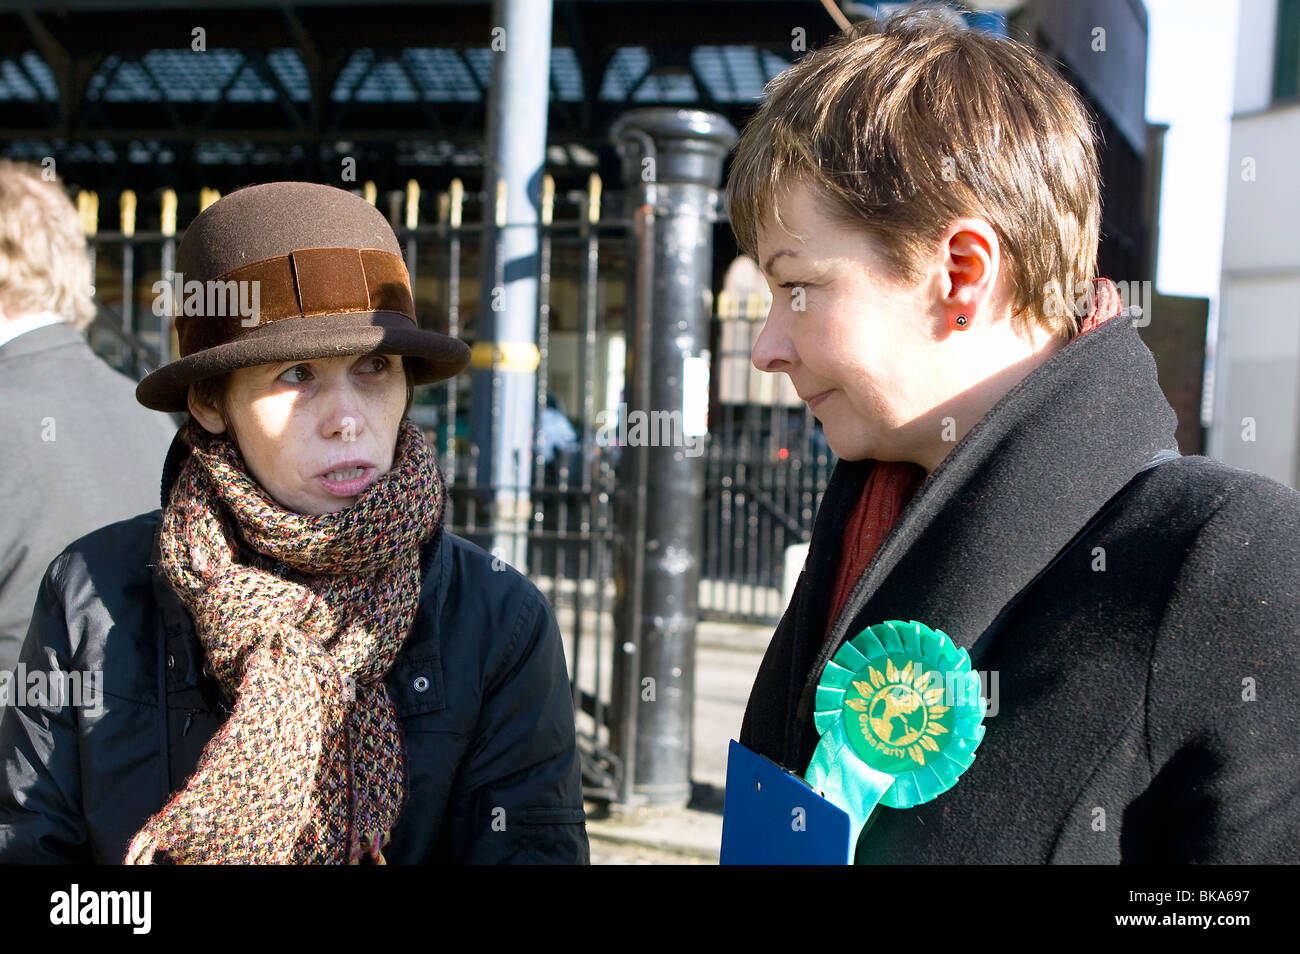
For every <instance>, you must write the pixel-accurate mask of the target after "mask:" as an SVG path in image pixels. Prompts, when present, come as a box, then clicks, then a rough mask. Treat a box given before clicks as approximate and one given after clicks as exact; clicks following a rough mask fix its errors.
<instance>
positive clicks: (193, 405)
mask: <svg viewBox="0 0 1300 954" xmlns="http://www.w3.org/2000/svg"><path fill="white" fill-rule="evenodd" d="M185 400H186V403H187V404H188V405H189V407H190V413H191V414H193V415H194V419H195V420H197V421H198V422H199V423H200V424H202V425H203V429H204V430H205V431H207V432H208V433H209V434H220V433H222V432H223V431H225V429H226V422H225V420H224V419H223V418H222V416H221V412H220V411H219V410H217V406H216V405H215V404H211V403H207V402H203V401H201V400H200V399H199V397H198V396H197V395H196V394H195V388H194V385H192V384H191V385H190V388H189V392H188V394H187V395H186V398H185Z"/></svg>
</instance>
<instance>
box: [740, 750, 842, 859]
mask: <svg viewBox="0 0 1300 954" xmlns="http://www.w3.org/2000/svg"><path fill="white" fill-rule="evenodd" d="M850 830H851V826H850V822H849V816H848V813H847V812H845V811H844V810H843V809H841V808H839V807H837V806H835V805H832V804H831V803H830V802H828V801H827V800H826V799H824V798H822V796H820V795H818V794H817V792H815V791H814V790H813V789H812V788H811V787H809V785H808V783H807V782H805V781H804V780H803V779H801V778H799V777H798V776H796V775H791V774H790V773H789V772H787V771H786V770H785V769H783V768H781V766H779V765H777V764H776V763H775V762H773V761H771V760H770V759H767V758H765V757H763V756H761V755H758V754H757V753H755V752H751V751H750V750H749V749H747V748H745V746H743V745H741V744H740V743H739V742H737V741H736V740H735V739H732V740H731V745H730V746H729V747H728V749H727V794H726V801H725V803H724V804H723V810H722V851H721V856H720V858H719V862H720V863H721V864H724V865H848V864H852V863H853V854H854V847H855V846H854V845H853V844H852V843H851V841H850Z"/></svg>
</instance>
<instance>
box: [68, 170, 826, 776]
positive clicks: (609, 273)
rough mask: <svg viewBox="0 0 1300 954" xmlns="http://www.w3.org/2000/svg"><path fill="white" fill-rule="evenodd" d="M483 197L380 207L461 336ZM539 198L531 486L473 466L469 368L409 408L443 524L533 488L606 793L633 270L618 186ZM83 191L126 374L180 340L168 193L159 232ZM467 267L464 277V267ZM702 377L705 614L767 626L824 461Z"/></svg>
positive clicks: (475, 535)
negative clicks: (473, 211)
mask: <svg viewBox="0 0 1300 954" xmlns="http://www.w3.org/2000/svg"><path fill="white" fill-rule="evenodd" d="M547 179H548V180H549V177H547ZM363 194H364V195H365V197H366V198H367V199H369V200H370V201H372V202H374V201H376V200H377V198H378V196H377V194H376V190H375V189H374V187H373V186H371V185H370V184H367V185H366V187H365V189H364V192H363ZM216 198H217V196H216V194H215V193H205V194H204V195H203V196H202V199H201V201H200V203H199V205H200V207H206V205H207V204H210V203H211V202H212V201H215V199H216ZM480 198H481V197H479V196H477V195H472V194H469V193H466V191H465V190H464V188H463V186H462V184H461V183H460V181H459V180H453V181H452V182H451V183H449V184H448V186H447V188H446V189H445V190H443V191H441V192H438V193H437V194H436V200H435V201H436V208H437V212H436V218H435V220H434V221H422V220H421V218H420V208H421V192H420V189H419V187H418V186H417V185H416V184H415V183H414V182H412V183H409V184H408V186H407V188H406V190H404V191H402V192H394V193H390V195H389V200H390V201H389V210H388V212H389V218H390V221H391V222H393V224H394V231H395V232H396V234H397V237H398V240H399V242H400V243H401V245H402V248H403V251H404V253H405V259H406V263H407V267H408V270H409V271H410V274H411V282H412V287H413V289H414V291H415V298H416V303H417V312H418V318H419V321H420V323H421V324H422V325H423V326H426V327H434V328H436V329H437V330H440V331H443V332H445V333H448V334H451V335H453V336H455V337H460V338H463V339H466V340H470V341H472V340H474V338H475V334H476V324H477V322H476V314H477V311H478V307H479V300H480V295H479V293H478V278H477V277H476V276H477V275H478V267H477V263H478V259H479V257H480V256H481V254H482V249H481V235H482V230H481V227H480V226H479V224H478V223H477V222H476V221H470V220H469V219H470V216H467V215H466V214H465V213H466V205H467V203H476V202H478V201H479V200H480ZM543 198H544V206H543V214H542V216H541V222H540V224H539V225H537V226H529V227H536V228H538V230H539V252H540V255H539V268H540V275H539V278H540V283H539V308H538V314H537V327H536V339H535V340H536V342H537V347H538V352H539V364H538V368H537V378H536V380H537V390H536V415H535V421H536V426H535V429H534V444H533V451H534V459H533V467H532V471H531V481H530V483H529V485H528V486H521V487H513V488H502V487H497V486H490V485H488V484H486V483H483V482H480V481H479V479H478V474H479V473H480V471H479V467H478V463H479V456H480V453H482V450H481V449H480V448H479V447H477V446H476V445H475V444H474V443H473V441H472V440H471V438H470V433H469V427H468V417H469V413H468V408H469V403H468V401H467V400H466V399H465V392H466V389H467V386H468V380H469V373H468V372H466V373H465V374H463V375H462V376H461V377H460V378H459V379H457V380H454V381H450V382H447V383H444V384H439V385H434V386H431V387H428V388H422V389H419V391H418V392H417V398H416V402H415V404H414V405H413V406H412V410H411V415H412V418H413V419H414V420H415V421H416V422H417V423H418V424H420V425H421V426H422V427H423V428H424V429H425V431H426V433H427V434H428V435H429V437H430V439H431V440H432V441H433V443H434V446H435V447H436V449H437V452H438V455H439V459H440V463H441V466H442V468H443V471H444V473H445V474H446V476H447V478H448V482H449V494H448V511H447V526H448V528H449V529H450V530H452V531H453V532H455V533H458V534H461V535H463V536H466V537H467V538H469V539H471V540H473V541H475V542H479V543H481V544H482V545H484V546H485V547H489V546H490V545H491V541H492V540H493V539H497V540H500V536H501V532H502V530H501V525H500V523H499V522H498V523H496V524H493V523H492V521H491V520H490V512H491V511H490V508H491V502H492V501H493V500H494V499H495V498H496V497H497V495H498V493H499V492H500V491H502V490H507V491H511V492H513V493H514V494H515V495H516V496H517V499H519V500H520V501H527V502H528V505H529V507H530V510H531V519H530V520H529V521H527V523H526V524H522V525H521V526H520V527H519V528H518V529H516V530H515V531H513V532H514V533H515V534H516V535H517V536H518V537H520V538H522V539H524V540H526V541H527V549H526V553H527V562H526V566H525V567H520V568H521V569H523V570H526V572H527V574H528V576H529V577H530V579H532V580H533V582H534V583H535V584H536V585H537V586H538V587H539V589H540V590H541V591H542V593H543V595H544V596H545V597H546V598H547V599H548V600H549V601H550V603H551V605H552V606H553V607H554V609H555V611H556V614H557V619H558V620H559V623H560V629H561V633H562V635H563V637H564V641H565V650H566V657H567V659H568V661H569V664H570V678H571V682H572V686H573V699H574V709H575V713H576V714H577V716H578V727H579V737H580V744H581V747H582V751H583V782H584V789H585V792H586V794H587V795H588V797H593V798H597V799H602V800H617V797H618V793H619V791H620V785H621V781H622V779H623V778H624V777H625V772H624V766H623V761H622V758H621V757H620V755H619V753H618V752H617V751H615V748H614V746H612V745H611V728H612V727H613V726H614V725H615V722H616V720H617V719H618V718H620V716H619V714H618V713H616V712H615V711H613V710H612V709H611V706H610V699H611V681H612V678H613V666H614V665H615V650H616V647H615V645H614V628H613V622H612V615H611V613H612V608H613V603H614V599H615V595H616V593H615V580H614V552H615V548H616V545H617V542H618V540H619V536H618V534H619V528H618V527H617V526H616V525H615V519H614V516H613V515H614V513H615V509H614V504H615V498H616V496H617V494H618V492H619V484H618V480H617V473H618V464H619V459H620V457H621V448H620V447H618V445H617V440H607V439H604V438H602V439H598V436H600V432H601V431H602V427H603V426H604V425H605V424H607V422H608V421H609V420H610V417H609V414H610V409H611V406H612V405H614V404H617V403H618V398H619V397H620V394H621V388H620V386H619V385H620V382H621V377H622V366H621V359H620V356H621V353H622V341H621V338H622V336H623V329H624V323H623V320H622V313H621V309H622V308H623V306H624V303H625V301H626V298H627V296H626V291H625V289H626V284H627V282H628V281H630V276H631V265H630V262H631V259H632V257H633V255H634V249H633V247H632V244H633V233H632V228H631V221H630V219H628V218H626V217H624V215H623V214H622V210H621V194H619V193H615V194H613V195H612V196H611V197H610V198H611V200H612V201H610V202H608V203H606V204H605V208H604V209H603V210H602V202H601V183H600V180H599V178H598V177H596V176H592V177H591V180H590V182H589V184H588V188H587V189H585V190H573V191H569V192H566V193H564V194H562V195H556V193H555V191H554V187H553V185H552V184H551V183H549V181H548V182H547V185H546V187H545V188H544V190H543ZM430 204H432V203H430ZM79 206H80V207H81V210H82V214H83V220H84V221H83V224H84V225H85V230H86V233H87V235H88V237H89V239H90V249H91V255H92V261H93V263H94V266H95V268H94V273H95V276H96V279H97V300H98V301H99V302H100V304H99V312H98V315H97V317H96V319H95V322H94V323H93V324H92V326H91V328H90V329H89V337H90V338H91V342H92V345H94V346H95V347H96V350H98V351H99V352H100V353H101V354H102V355H103V356H104V357H105V358H106V360H108V361H109V363H111V364H113V365H115V366H116V367H118V368H119V370H122V371H123V372H124V373H127V374H129V375H132V376H134V377H137V378H138V377H140V376H142V375H143V374H145V373H147V372H148V371H150V370H152V368H154V367H157V366H158V365H159V364H161V363H164V362H165V361H166V360H169V359H170V356H172V355H174V354H175V348H176V344H175V338H174V332H173V329H172V327H171V321H170V318H169V316H167V315H161V314H159V313H158V312H159V308H158V307H157V306H158V300H159V299H158V296H157V295H156V294H155V291H154V288H155V285H154V283H155V282H162V281H164V279H165V278H166V277H168V276H169V273H170V269H171V267H172V265H173V263H174V261H175V249H176V239H177V235H176V232H177V230H176V222H175V209H176V201H175V197H174V196H171V197H168V196H166V195H164V200H163V203H162V208H163V213H164V214H163V216H162V220H161V222H160V227H159V228H158V229H157V230H156V231H137V230H136V228H135V221H134V219H135V199H134V196H129V197H125V198H123V199H122V201H121V203H120V209H121V214H122V228H121V229H120V230H119V231H115V232H106V231H100V230H99V229H98V228H97V222H96V221H93V219H96V218H97V200H96V199H94V198H93V197H89V196H86V195H84V194H83V197H82V199H81V200H80V202H79ZM467 275H468V276H475V277H473V278H470V279H469V280H468V281H467V280H466V278H465V276H467ZM467 291H468V295H467ZM557 292H558V293H559V294H557ZM557 305H562V307H557ZM755 317H758V316H757V315H751V316H749V318H747V319H746V318H742V323H743V326H744V329H745V333H743V334H740V335H738V336H737V335H734V334H733V335H731V336H730V338H728V337H726V336H723V339H724V340H725V341H728V342H730V344H724V346H723V347H721V348H717V349H715V352H714V354H715V357H714V359H713V363H714V365H715V367H716V366H718V365H719V363H720V362H721V361H725V360H734V361H739V362H743V363H744V364H746V365H747V364H748V349H749V341H748V340H747V339H746V335H752V333H753V332H754V330H755V329H756V328H757V327H758V324H757V322H756V321H754V320H753V319H754V318H755ZM734 320H735V319H734V318H731V317H729V318H725V319H724V318H715V327H716V328H718V329H719V330H721V329H722V327H723V324H724V323H725V322H730V321H734ZM732 330H733V331H734V330H735V329H732ZM732 339H734V340H732ZM714 391H715V399H714V400H715V403H714V404H713V407H712V411H711V414H710V421H709V429H710V435H709V437H708V439H707V449H706V465H707V467H706V469H707V474H708V476H707V485H706V486H707V489H706V498H705V499H706V504H705V509H704V513H703V514H702V516H701V519H702V520H703V523H704V532H703V538H704V541H705V543H704V552H703V554H702V560H701V566H702V580H701V585H700V597H701V599H700V615H701V616H702V617H704V618H709V619H716V620H728V621H734V622H748V623H759V624H763V625H771V624H773V623H774V622H775V621H776V620H777V619H778V618H779V616H780V613H781V610H782V609H783V607H782V606H781V594H780V587H781V578H782V567H783V558H784V551H785V548H786V547H787V546H789V545H791V544H793V543H798V542H803V541H806V540H807V539H808V537H809V535H810V533H811V527H812V519H813V515H814V513H815V512H816V508H817V505H818V504H819V503H820V500H821V494H822V492H823V490H824V488H825V483H826V478H827V476H828V475H829V471H830V467H831V464H832V460H831V457H830V455H829V451H828V450H827V449H826V447H825V443H824V441H823V440H821V436H820V432H819V430H818V429H817V427H816V422H815V421H814V419H813V418H812V416H811V414H810V413H808V412H807V410H806V408H803V406H802V405H799V406H798V407H797V408H792V407H789V406H787V405H785V404H783V403H781V402H779V401H773V400H770V399H767V398H763V399H760V400H757V401H755V400H752V399H751V398H749V397H745V398H744V399H743V400H734V399H730V398H731V397H732V396H729V395H726V394H721V395H720V396H721V397H723V398H729V399H728V400H718V389H717V387H716V386H715V388H714ZM557 392H558V393H557ZM557 396H558V397H559V398H560V400H556V397H557ZM566 403H567V404H570V405H571V406H572V407H573V408H574V413H573V414H572V415H566V414H563V413H562V412H563V407H562V405H563V404H566ZM557 414H558V415H559V416H557ZM561 419H563V420H565V421H566V422H567V424H568V426H569V428H570V429H571V430H572V432H573V433H572V438H571V439H564V440H556V439H555V438H554V434H553V433H551V432H550V431H548V426H549V424H551V423H558V422H559V421H560V420H561ZM561 430H563V428H561ZM515 552H518V551H515Z"/></svg>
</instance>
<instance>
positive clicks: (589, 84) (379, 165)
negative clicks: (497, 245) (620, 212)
mask: <svg viewBox="0 0 1300 954" xmlns="http://www.w3.org/2000/svg"><path fill="white" fill-rule="evenodd" d="M491 12H492V11H491V4H490V3H489V2H487V0H477V2H472V0H462V2H445V0H444V2H441V3H400V2H397V3H395V2H392V0H389V2H383V3H379V2H373V3H372V2H364V0H346V2H335V0H315V2H311V3H299V2H293V0H288V2H273V3H272V2H253V0H245V2H230V0H227V2H220V0H219V2H215V3H212V4H205V5H203V6H202V7H199V8H195V7H194V6H193V5H192V4H191V3H189V2H180V0H134V2H119V0H57V2H48V3H47V2H41V0H26V2H23V0H20V2H19V3H18V5H17V8H12V7H11V8H9V9H6V10H4V11H3V12H0V154H3V155H6V156H8V157H9V158H13V159H26V160H29V161H35V162H40V161H41V159H42V158H43V157H45V156H51V155H53V156H58V157H59V162H60V166H59V172H60V173H61V174H63V175H64V177H65V178H71V179H72V180H74V181H76V182H78V183H79V184H81V185H84V186H87V187H92V188H93V187H106V188H112V187H119V188H125V187H134V188H142V189H145V190H148V189H150V188H157V187H158V186H160V185H165V186H171V187H174V188H178V189H185V190H189V189H195V188H198V187H200V186H215V187H217V188H219V189H226V188H231V187H234V186H237V185H239V184H242V183H245V182H248V181H250V180H258V181H264V180H270V179H280V178H314V179H325V178H328V177H333V176H337V174H338V173H337V170H338V162H339V158H340V156H350V157H353V158H354V159H356V160H357V162H358V164H359V165H361V166H363V168H364V170H365V171H364V174H363V177H364V178H375V179H381V180H385V181H388V182H396V181H401V180H403V179H404V178H405V177H406V176H408V175H416V174H419V175H425V176H427V175H428V174H429V172H430V171H431V170H440V171H442V172H445V173H449V174H459V173H458V172H451V170H460V169H465V170H477V169H481V168H482V166H483V151H484V148H485V143H484V129H485V119H486V110H487V97H488V88H489V85H490V78H491V71H492V60H493V57H494V56H495V55H497V52H496V51H495V50H494V49H493V36H492V21H491ZM836 31H837V28H836V26H835V24H834V23H833V21H832V20H831V19H830V17H829V16H828V15H827V14H826V12H825V11H824V10H823V9H822V7H821V4H820V3H818V2H816V0H793V2H792V0H745V2H742V3H737V2H735V0H692V2H680V0H632V2H621V0H555V14H554V21H553V33H552V53H551V63H550V92H551V97H550V116H549V122H550V125H549V147H548V153H547V164H548V171H549V172H551V173H552V175H556V176H557V179H558V178H559V177H561V176H563V175H564V174H565V173H566V171H571V172H572V173H573V174H574V175H573V180H574V184H575V185H576V184H577V183H578V181H579V179H581V180H585V178H586V176H587V175H588V173H589V172H592V171H599V172H600V173H601V174H602V175H603V176H606V177H616V176H617V174H618V166H617V157H616V155H615V153H614V150H613V148H612V146H611V144H610V142H609V129H610V126H611V125H612V123H613V121H614V120H615V119H616V118H617V117H618V116H619V115H620V114H622V113H623V112H625V111H626V110H628V109H630V108H634V107H639V106H647V105H673V106H684V107H691V108H699V109H707V110H711V111H713V112H717V113H720V114H722V115H724V116H726V117H727V118H728V119H729V120H730V121H731V122H732V123H733V124H734V125H736V126H739V125H741V124H743V122H744V120H745V119H746V118H747V117H748V116H749V115H750V114H751V113H752V112H753V110H754V108H755V106H756V105H757V101H758V99H759V97H760V95H761V93H762V89H763V86H764V85H765V84H766V83H767V81H768V80H770V79H771V78H772V77H773V76H775V75H776V74H777V73H779V72H780V71H782V70H783V69H785V68H786V67H787V66H788V65H789V64H790V63H791V62H793V61H794V60H795V59H797V58H798V57H799V56H801V55H802V52H803V51H804V50H806V49H814V48H816V47H817V46H819V45H820V44H822V43H823V42H825V40H826V39H827V38H828V37H830V36H831V35H832V34H834V33H835V32H836ZM505 41H506V43H508V42H509V38H508V37H507V38H505ZM498 46H499V44H498ZM472 174H473V173H472V172H471V175H472Z"/></svg>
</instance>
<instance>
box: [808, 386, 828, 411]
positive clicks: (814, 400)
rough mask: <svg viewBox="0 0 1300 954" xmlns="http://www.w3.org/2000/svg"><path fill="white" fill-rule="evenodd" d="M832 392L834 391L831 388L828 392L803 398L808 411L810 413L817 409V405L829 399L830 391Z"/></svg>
mask: <svg viewBox="0 0 1300 954" xmlns="http://www.w3.org/2000/svg"><path fill="white" fill-rule="evenodd" d="M834 390H835V389H834V388H831V390H830V391H823V392H821V394H814V395H813V396H812V397H810V398H805V403H806V404H807V405H808V410H810V411H812V410H815V409H816V408H817V405H819V404H821V403H822V402H823V401H825V400H826V399H827V398H828V397H830V396H831V391H834Z"/></svg>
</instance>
